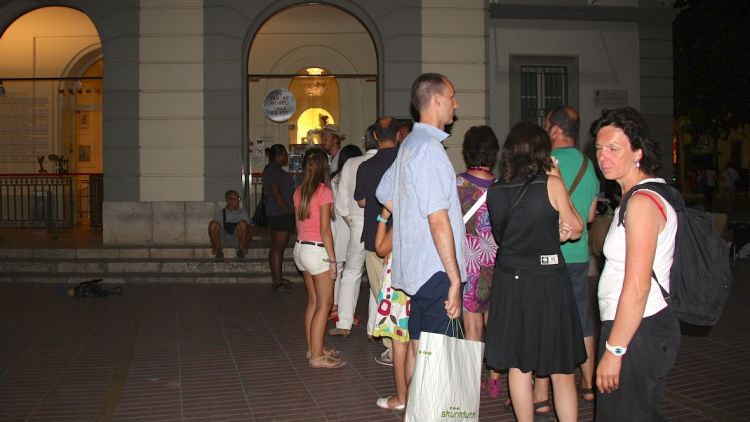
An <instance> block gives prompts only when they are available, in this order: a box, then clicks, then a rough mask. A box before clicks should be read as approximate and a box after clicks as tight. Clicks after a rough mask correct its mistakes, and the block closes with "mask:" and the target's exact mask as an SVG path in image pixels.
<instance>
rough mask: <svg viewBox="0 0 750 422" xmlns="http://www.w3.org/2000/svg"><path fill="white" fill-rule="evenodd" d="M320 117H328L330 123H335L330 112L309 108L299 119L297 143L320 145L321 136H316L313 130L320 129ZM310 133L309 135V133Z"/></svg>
mask: <svg viewBox="0 0 750 422" xmlns="http://www.w3.org/2000/svg"><path fill="white" fill-rule="evenodd" d="M320 116H326V117H327V118H328V119H327V122H328V123H335V122H334V121H333V116H332V115H331V113H329V112H328V110H325V109H322V108H317V107H313V108H308V109H307V110H305V111H303V112H302V114H300V116H299V119H297V143H299V144H317V143H320V136H319V135H314V134H312V132H310V131H311V130H314V129H320V121H321V118H320ZM308 132H309V133H308Z"/></svg>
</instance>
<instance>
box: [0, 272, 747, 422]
mask: <svg viewBox="0 0 750 422" xmlns="http://www.w3.org/2000/svg"><path fill="white" fill-rule="evenodd" d="M733 271H734V275H735V282H734V287H733V290H732V294H731V297H730V300H729V302H728V304H727V306H726V309H725V311H724V314H723V316H722V319H721V321H720V322H719V323H718V324H717V325H716V326H715V327H714V328H713V330H712V331H711V332H710V333H709V335H708V336H706V337H690V336H683V339H682V347H681V349H680V353H679V355H678V358H677V363H676V365H675V368H674V369H673V370H672V372H671V373H670V375H669V377H668V380H667V388H666V393H665V396H664V400H663V402H662V409H663V413H664V415H665V416H666V417H667V418H668V420H673V421H740V420H750V407H748V403H749V402H750V382H748V380H750V360H749V359H748V358H750V337H749V336H748V334H747V333H748V332H750V319H749V318H747V313H746V310H747V303H748V300H749V299H750V261H747V260H745V261H737V262H736V263H735V264H734V266H733ZM298 281H299V280H298ZM595 282H596V279H595V278H592V283H595ZM112 287H113V286H112V285H107V286H105V288H112ZM368 291H369V290H368V289H366V288H363V289H361V291H360V293H361V297H360V300H359V306H358V310H357V314H358V315H359V316H361V317H362V318H363V323H364V320H366V305H367V300H366V299H367V296H366V294H367V292H368ZM306 300H307V295H306V294H305V291H304V288H303V286H302V284H300V283H296V284H295V285H294V288H293V289H292V291H291V292H289V293H287V292H280V291H274V290H272V289H271V288H270V284H186V283H168V282H167V283H158V284H157V283H153V284H127V285H125V286H124V294H123V295H122V296H109V297H106V298H73V297H69V296H68V295H67V292H66V286H64V285H58V284H33V283H22V284H19V283H4V284H0V338H2V342H0V420H2V421H37V420H49V421H94V420H97V421H109V420H117V421H230V420H231V421H234V420H242V421H398V420H401V414H400V413H399V412H396V411H388V410H383V409H380V408H378V407H377V406H375V401H376V400H377V398H378V397H381V396H386V395H390V394H393V393H394V387H393V381H392V377H391V368H388V367H384V366H381V365H379V364H377V363H376V362H375V360H374V358H375V356H377V355H379V354H380V353H381V352H382V350H383V347H382V345H381V344H379V342H377V341H368V338H367V335H366V333H365V330H364V328H363V326H358V327H354V329H353V330H352V334H351V335H350V336H349V337H347V338H330V337H329V338H327V340H326V341H327V343H328V344H329V345H332V346H335V347H336V348H337V349H338V350H340V351H341V353H342V356H343V358H344V359H345V360H346V361H347V364H346V366H345V367H343V368H341V369H334V370H327V369H311V368H308V367H307V362H306V360H305V352H306V350H305V349H306V347H305V339H304V334H303V328H302V319H303V310H304V307H305V303H306ZM506 396H507V385H504V387H503V394H502V397H501V398H500V399H490V398H488V397H487V396H486V393H484V392H483V393H482V402H481V408H480V413H479V420H480V421H490V420H492V421H512V420H514V418H513V415H512V413H511V411H509V410H507V409H506V408H505V407H504V406H503V402H504V399H505V397H506ZM592 415H593V408H592V407H590V406H589V407H582V408H581V411H580V417H579V420H581V421H591V420H593V416H592Z"/></svg>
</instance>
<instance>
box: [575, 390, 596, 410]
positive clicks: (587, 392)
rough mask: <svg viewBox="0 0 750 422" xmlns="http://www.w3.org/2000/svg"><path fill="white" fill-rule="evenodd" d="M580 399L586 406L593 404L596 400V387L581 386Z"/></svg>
mask: <svg viewBox="0 0 750 422" xmlns="http://www.w3.org/2000/svg"><path fill="white" fill-rule="evenodd" d="M586 396H594V398H592V399H587V398H586ZM578 401H579V402H580V403H581V404H582V405H585V406H590V405H591V404H593V403H594V402H595V401H596V393H594V389H593V388H583V387H581V389H580V395H579V396H578Z"/></svg>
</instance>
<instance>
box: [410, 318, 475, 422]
mask: <svg viewBox="0 0 750 422" xmlns="http://www.w3.org/2000/svg"><path fill="white" fill-rule="evenodd" d="M455 323H456V324H459V323H458V322H455ZM483 352H484V343H482V342H480V341H472V340H464V339H459V338H455V337H449V336H447V335H443V334H435V333H428V332H422V334H421V336H420V339H419V350H418V351H417V361H416V365H415V368H414V375H413V376H412V379H411V384H410V385H409V398H408V401H407V404H406V414H405V418H404V420H405V421H419V422H424V421H451V422H463V421H478V420H479V389H480V382H481V373H482V354H483Z"/></svg>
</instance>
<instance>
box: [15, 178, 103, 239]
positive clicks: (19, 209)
mask: <svg viewBox="0 0 750 422" xmlns="http://www.w3.org/2000/svg"><path fill="white" fill-rule="evenodd" d="M102 200H103V195H102V175H101V174H98V173H95V174H91V173H71V174H4V175H0V227H37V228H49V229H69V228H72V227H73V225H74V224H77V223H79V222H84V221H88V223H89V224H90V225H91V227H92V228H96V229H98V228H101V227H102Z"/></svg>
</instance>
